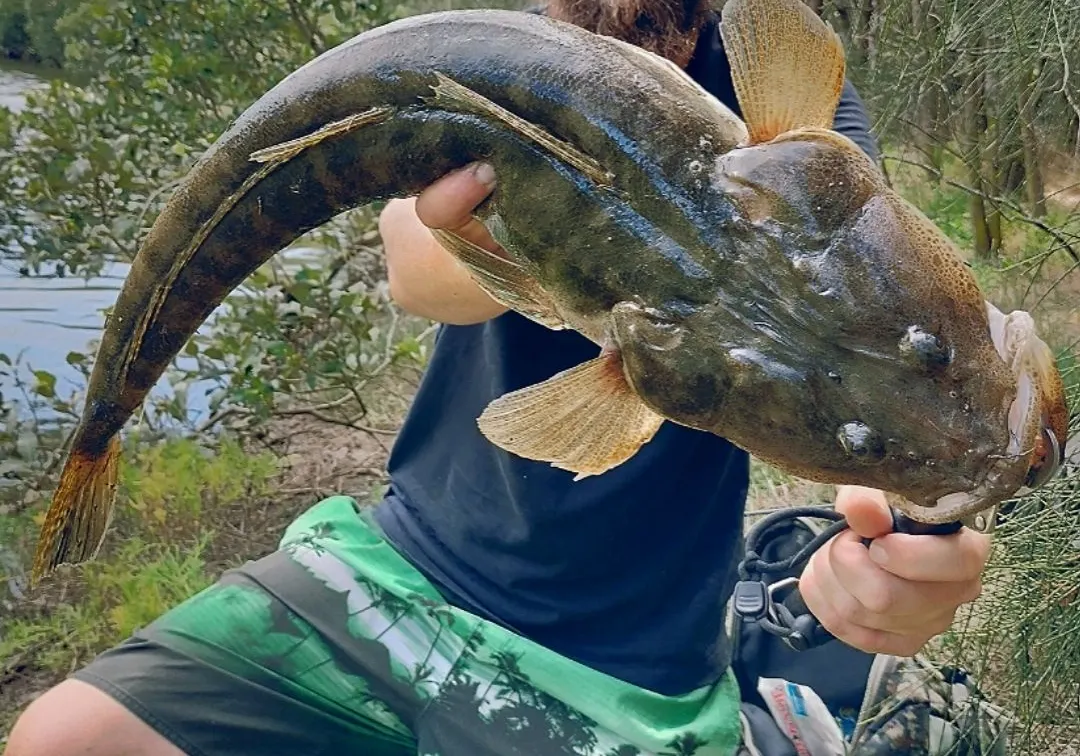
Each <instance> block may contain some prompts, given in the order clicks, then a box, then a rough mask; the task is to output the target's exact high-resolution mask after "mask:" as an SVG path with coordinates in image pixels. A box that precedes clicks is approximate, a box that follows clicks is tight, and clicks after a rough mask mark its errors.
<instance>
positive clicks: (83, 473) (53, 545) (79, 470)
mask: <svg viewBox="0 0 1080 756" xmlns="http://www.w3.org/2000/svg"><path fill="white" fill-rule="evenodd" d="M119 468H120V436H119V434H118V435H116V436H113V437H112V438H111V439H110V440H109V443H108V445H107V446H106V447H105V449H104V450H103V451H102V453H100V454H87V453H86V452H81V451H79V450H77V449H73V450H72V452H71V455H70V456H69V457H68V459H67V462H66V463H65V464H64V469H63V472H61V474H60V482H59V484H58V485H57V488H56V493H55V494H53V500H52V503H51V504H50V506H49V509H48V512H47V513H46V515H45V522H44V523H43V524H42V526H41V536H40V538H39V540H38V545H37V552H36V553H35V554H34V565H33V570H32V571H31V575H30V583H31V585H35V584H37V582H38V581H39V580H41V578H43V577H45V576H46V575H48V574H49V573H51V572H53V571H54V570H55V569H56V568H57V567H59V566H60V565H62V564H78V563H80V562H86V561H89V560H91V559H93V558H94V557H95V556H97V552H98V549H99V548H101V542H102V541H103V540H104V539H105V531H106V530H107V529H108V527H109V522H110V521H111V520H112V512H113V503H114V499H115V497H116V486H117V481H118V478H119Z"/></svg>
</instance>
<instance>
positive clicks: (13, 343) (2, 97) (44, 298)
mask: <svg viewBox="0 0 1080 756" xmlns="http://www.w3.org/2000/svg"><path fill="white" fill-rule="evenodd" d="M47 75H48V71H43V70H41V69H35V68H33V67H26V66H19V67H11V66H8V65H7V64H5V63H4V62H2V61H0V107H4V108H8V109H10V110H13V111H16V112H18V111H20V110H21V109H22V108H23V107H24V105H25V96H26V94H27V93H29V92H31V91H32V90H34V89H35V88H37V87H44V86H46V77H47ZM319 256H320V255H319V251H318V250H315V249H311V248H294V249H290V250H288V252H287V253H285V254H284V255H283V258H284V261H287V262H288V263H290V264H297V263H306V264H308V265H311V264H317V262H318V257H319ZM127 267H128V266H127V264H125V263H112V264H109V265H107V266H106V268H105V269H104V271H103V272H102V274H101V275H100V276H97V277H95V278H91V279H89V280H85V279H83V278H82V277H70V276H69V277H58V276H56V275H55V274H54V273H52V272H50V271H49V270H48V269H47V267H46V268H45V269H43V271H42V274H41V275H39V276H28V275H23V274H22V272H21V271H20V268H21V264H20V261H19V259H18V257H17V256H15V255H14V254H12V253H11V251H10V250H8V251H6V252H5V250H0V353H6V354H7V355H8V356H9V357H11V358H13V359H14V358H15V357H16V356H20V358H21V361H22V363H23V365H24V371H23V372H24V374H25V373H26V370H27V369H29V368H32V369H34V370H47V371H49V372H50V373H53V374H54V375H56V376H57V384H56V385H57V393H58V394H60V395H61V396H67V395H68V394H69V393H70V392H71V390H72V389H74V388H81V387H82V384H83V383H84V381H83V378H82V376H81V375H80V374H79V372H78V371H77V370H76V369H75V368H73V367H72V366H71V365H69V364H68V363H67V359H66V358H67V355H68V354H69V353H70V352H85V351H86V349H87V346H88V342H90V341H91V340H94V339H96V338H97V337H98V336H99V334H100V332H101V327H102V325H103V323H104V317H103V315H102V310H103V309H104V308H107V307H109V306H111V305H112V304H113V303H114V302H115V300H116V295H117V293H118V291H119V289H120V286H121V285H122V284H123V281H124V276H125V275H126V273H127ZM206 328H207V326H206V325H204V326H203V332H205V330H206ZM4 380H5V379H3V378H0V392H2V393H3V394H4V395H6V396H12V395H13V394H12V393H11V391H12V388H13V387H12V385H11V384H10V382H8V384H7V385H5V383H4ZM204 388H207V387H206V386H189V387H188V403H189V410H190V418H189V419H191V420H194V421H198V419H199V418H200V417H201V416H204V415H205V414H206V413H207V412H208V406H207V402H206V399H205V391H203V390H202V389H204ZM169 393H170V391H169V387H168V386H167V385H166V384H165V383H164V382H162V383H161V384H159V385H158V386H157V387H156V388H155V390H154V394H155V395H158V396H167V395H169Z"/></svg>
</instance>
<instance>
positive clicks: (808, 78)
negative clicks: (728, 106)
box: [720, 0, 845, 144]
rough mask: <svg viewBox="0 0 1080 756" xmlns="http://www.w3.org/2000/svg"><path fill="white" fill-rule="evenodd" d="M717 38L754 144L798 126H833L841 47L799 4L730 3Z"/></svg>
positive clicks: (773, 0)
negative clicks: (720, 38)
mask: <svg viewBox="0 0 1080 756" xmlns="http://www.w3.org/2000/svg"><path fill="white" fill-rule="evenodd" d="M721 20H722V23H721V25H720V35H721V37H722V38H723V40H724V49H725V52H726V53H727V57H728V61H729V63H730V65H731V77H732V81H733V83H734V84H735V93H736V95H737V96H738V98H739V107H740V109H741V110H742V114H743V120H744V121H746V127H747V130H748V131H749V133H750V143H751V144H761V143H762V142H768V141H770V140H771V139H774V138H776V137H777V136H779V135H780V134H783V133H784V132H786V131H792V130H794V129H799V128H819V129H831V128H832V124H833V118H834V116H835V115H836V106H837V104H838V103H839V102H840V92H841V90H842V89H843V88H844V65H845V64H844V46H843V44H842V43H841V42H840V38H839V37H838V36H837V35H836V32H834V31H833V29H832V27H831V26H829V24H827V23H825V21H823V20H822V19H821V18H819V17H818V15H817V14H816V13H814V11H812V10H811V9H810V8H809V7H808V6H807V5H806V4H805V3H803V2H802V0H728V2H727V4H726V5H724V8H723V10H722V11H721Z"/></svg>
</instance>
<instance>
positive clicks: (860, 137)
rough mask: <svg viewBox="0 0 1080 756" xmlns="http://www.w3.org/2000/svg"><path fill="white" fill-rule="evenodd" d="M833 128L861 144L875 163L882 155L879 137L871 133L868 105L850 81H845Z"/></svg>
mask: <svg viewBox="0 0 1080 756" xmlns="http://www.w3.org/2000/svg"><path fill="white" fill-rule="evenodd" d="M833 130H834V131H838V132H840V133H841V134H843V135H844V136H846V137H847V138H848V139H850V140H851V141H853V142H855V144H857V145H859V146H860V147H861V148H862V150H863V152H865V153H866V154H867V155H869V156H870V158H871V159H872V160H873V161H874V162H875V163H876V162H877V160H878V158H879V157H880V156H881V150H880V148H879V146H878V143H877V139H875V138H874V135H873V134H871V133H870V117H869V116H868V115H867V114H866V105H865V104H864V103H863V101H862V98H861V97H859V93H858V92H857V91H856V90H855V86H854V85H853V84H852V83H851V82H850V81H846V80H845V81H844V89H843V91H842V92H841V93H840V102H839V104H837V106H836V115H835V116H833Z"/></svg>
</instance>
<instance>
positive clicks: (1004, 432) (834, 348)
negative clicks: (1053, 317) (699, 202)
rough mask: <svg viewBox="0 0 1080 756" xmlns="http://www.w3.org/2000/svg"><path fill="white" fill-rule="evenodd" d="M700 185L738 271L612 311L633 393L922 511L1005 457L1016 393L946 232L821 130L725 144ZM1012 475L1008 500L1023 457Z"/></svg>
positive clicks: (788, 466) (796, 467) (666, 411)
mask: <svg viewBox="0 0 1080 756" xmlns="http://www.w3.org/2000/svg"><path fill="white" fill-rule="evenodd" d="M713 180H714V186H715V188H716V190H717V191H718V192H721V193H724V194H725V195H726V196H728V197H730V198H732V200H733V201H734V203H735V205H736V207H737V208H738V209H737V212H736V220H735V222H734V223H733V224H732V225H731V226H730V227H729V231H728V233H729V236H730V240H731V244H732V245H733V247H734V252H735V259H738V260H740V261H741V262H740V264H739V265H734V266H730V267H729V268H728V270H727V275H726V277H725V280H724V281H723V282H722V284H721V285H719V286H717V288H716V289H715V290H714V291H715V293H716V296H715V298H714V300H713V301H712V302H710V303H709V304H708V305H705V306H703V307H700V308H697V309H696V310H695V311H694V312H693V313H692V314H690V315H688V316H686V317H673V316H672V315H671V314H670V313H663V312H658V313H645V312H642V311H641V310H638V309H636V308H625V309H623V310H621V311H619V312H617V313H616V322H617V323H618V324H619V326H618V327H619V333H620V338H619V342H620V344H621V345H622V347H623V358H624V362H625V364H626V369H627V374H628V375H629V376H630V379H631V383H632V384H633V385H634V387H635V389H636V391H637V392H638V393H639V395H641V396H643V397H645V398H646V403H648V404H649V406H650V407H652V408H653V409H654V410H655V411H656V412H658V413H660V414H662V415H664V416H665V417H671V416H673V415H674V416H678V417H681V418H682V420H683V421H684V422H686V423H687V424H689V425H692V426H693V427H697V428H701V429H704V430H708V431H711V432H714V433H717V434H718V435H721V436H724V437H727V438H731V439H733V440H736V442H737V443H740V444H743V445H746V446H747V447H749V448H752V450H753V452H754V454H755V455H756V456H758V457H759V458H761V459H763V460H766V461H769V462H772V463H774V464H777V465H778V466H780V467H782V468H783V469H785V470H787V471H789V472H791V473H793V474H796V475H799V476H802V477H806V478H809V479H814V480H818V481H823V482H835V483H841V482H842V483H855V484H862V485H868V486H872V487H874V488H881V489H884V490H886V491H892V492H900V493H902V495H903V496H904V497H905V498H906V499H908V500H909V501H913V502H915V503H917V504H919V505H922V506H932V505H933V504H934V502H936V501H937V499H938V498H940V497H942V496H945V495H947V494H950V493H954V492H957V491H968V490H972V489H974V488H976V487H977V486H978V485H979V484H980V482H982V481H983V479H984V478H985V476H986V475H987V473H988V470H989V468H990V467H991V464H990V462H989V461H990V460H994V459H995V457H996V456H1000V455H1001V454H1002V453H1003V452H1004V450H1005V449H1006V448H1007V447H1008V445H1009V424H1008V413H1009V408H1010V404H1011V402H1012V401H1013V399H1014V397H1015V396H1016V393H1017V386H1016V379H1015V377H1014V376H1013V374H1012V372H1011V371H1010V369H1009V367H1008V366H1007V365H1006V363H1005V362H1004V361H1003V360H1002V359H1001V356H1000V355H999V354H998V352H997V350H996V349H995V348H994V344H993V343H992V341H991V340H990V338H989V327H988V323H987V315H986V307H985V303H984V301H983V298H982V295H981V293H980V291H979V289H978V287H977V286H976V284H975V281H974V279H973V278H972V276H971V274H970V272H969V271H968V269H967V268H966V266H965V265H964V264H963V263H962V262H961V260H960V259H959V258H958V257H956V256H954V255H952V254H951V253H950V254H945V253H946V252H948V251H949V250H948V249H947V248H946V246H945V245H946V244H947V243H948V242H947V240H945V238H944V236H943V235H942V234H941V232H940V231H938V230H937V229H936V228H935V227H934V226H933V225H932V224H931V223H930V222H929V221H927V220H926V219H925V218H924V217H923V216H922V215H921V213H919V212H918V211H917V210H915V209H914V208H913V207H912V206H910V205H908V204H907V203H906V202H904V201H903V200H901V199H900V198H899V197H898V196H897V195H895V193H893V192H892V191H891V190H890V189H889V188H888V186H887V185H886V183H885V180H884V177H883V176H882V174H881V173H880V171H879V170H878V169H877V168H876V166H874V165H873V164H872V163H871V161H870V160H869V159H867V158H866V157H865V155H864V154H863V153H862V152H861V151H860V150H859V149H858V148H857V147H856V146H855V145H854V144H853V143H851V142H850V140H847V139H845V138H843V137H840V136H839V135H835V134H832V133H823V132H816V133H815V132H814V131H813V130H807V131H806V132H804V133H803V134H801V135H800V136H798V137H795V136H793V135H789V137H788V138H786V139H779V140H776V141H774V142H772V143H767V144H763V145H758V146H753V147H747V148H743V149H737V150H734V151H732V152H731V153H730V154H728V155H725V156H723V157H722V158H720V160H719V161H718V163H717V165H716V166H715V169H714V173H713ZM928 239H931V240H932V241H933V243H927V240H928ZM657 322H662V323H663V324H664V326H665V330H664V331H663V332H662V333H660V334H659V335H658V336H657V337H655V338H652V337H650V335H649V334H650V332H652V331H653V330H654V329H655V328H656V323H657ZM676 334H677V335H676ZM653 341H657V342H661V343H663V344H664V346H663V347H661V348H656V347H655V346H650V345H651V344H652V342H653ZM1011 468H1012V479H1011V480H1008V481H1003V482H1002V489H1003V490H1002V491H1001V495H1002V496H1003V497H1004V496H1008V495H1009V494H1010V493H1012V492H1013V491H1015V490H1016V489H1017V488H1018V487H1019V486H1020V484H1021V481H1022V480H1023V476H1024V474H1025V473H1026V472H1027V469H1028V465H1027V460H1026V459H1025V458H1020V459H1018V460H1017V461H1016V462H1015V463H1014V464H1012V465H1011Z"/></svg>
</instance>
